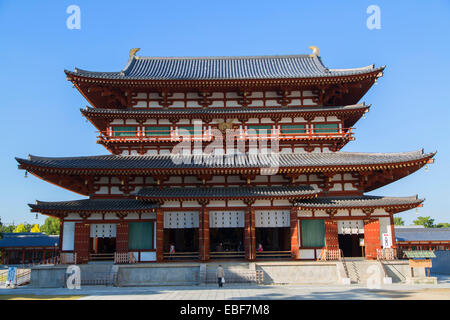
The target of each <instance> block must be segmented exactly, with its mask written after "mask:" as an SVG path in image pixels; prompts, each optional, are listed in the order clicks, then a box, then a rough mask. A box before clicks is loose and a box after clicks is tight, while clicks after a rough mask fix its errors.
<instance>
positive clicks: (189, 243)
mask: <svg viewBox="0 0 450 320" xmlns="http://www.w3.org/2000/svg"><path fill="white" fill-rule="evenodd" d="M171 246H172V251H173V252H172V253H181V252H195V254H198V228H195V229H194V228H190V229H164V252H166V253H170V249H171Z"/></svg>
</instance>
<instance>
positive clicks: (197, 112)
mask: <svg viewBox="0 0 450 320" xmlns="http://www.w3.org/2000/svg"><path fill="white" fill-rule="evenodd" d="M222 109H223V110H222ZM369 109H370V105H366V104H364V103H360V104H356V105H349V106H343V107H325V108H324V107H316V108H314V107H298V108H281V107H280V108H239V109H238V108H236V109H235V108H233V109H228V108H221V109H213V108H210V109H207V110H205V109H188V110H186V108H184V109H175V108H174V109H148V110H147V109H146V110H139V109H126V110H123V109H98V108H90V107H86V108H84V109H83V108H81V109H80V111H81V113H82V114H83V115H84V116H86V117H88V118H92V119H93V118H97V117H98V118H101V119H105V118H116V117H125V118H149V117H151V118H180V117H189V116H193V117H199V116H201V117H205V118H214V117H228V118H235V117H237V116H246V117H249V118H250V117H255V116H256V117H258V116H267V115H270V114H276V115H290V116H295V115H305V114H308V115H340V114H355V113H356V114H361V115H362V114H364V113H365V112H367V111H368V110H369Z"/></svg>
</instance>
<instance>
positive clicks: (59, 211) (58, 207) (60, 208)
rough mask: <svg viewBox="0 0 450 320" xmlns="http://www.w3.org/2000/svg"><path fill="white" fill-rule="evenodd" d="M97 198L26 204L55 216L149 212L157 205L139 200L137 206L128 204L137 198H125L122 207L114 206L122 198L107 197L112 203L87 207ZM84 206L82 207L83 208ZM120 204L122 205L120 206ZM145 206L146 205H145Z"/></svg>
mask: <svg viewBox="0 0 450 320" xmlns="http://www.w3.org/2000/svg"><path fill="white" fill-rule="evenodd" d="M95 201H97V200H89V199H86V200H75V201H70V203H71V205H67V203H68V202H69V201H59V202H44V201H36V203H35V204H32V203H29V204H28V206H29V207H30V208H31V209H30V211H31V212H37V213H41V214H46V215H55V216H65V215H67V214H69V213H78V214H82V215H83V214H93V213H114V214H123V213H131V212H135V213H150V212H154V211H155V209H156V208H157V207H158V206H157V204H155V203H146V204H145V205H144V203H141V202H139V204H140V205H139V206H135V205H134V206H133V205H132V204H130V202H133V201H137V200H131V199H127V200H125V201H126V203H125V207H123V203H122V204H120V203H119V204H118V205H117V206H116V207H115V208H114V204H117V202H118V201H119V202H121V201H124V200H121V199H108V200H106V199H105V200H104V201H110V202H112V203H113V205H107V206H106V207H105V206H103V207H102V206H101V205H100V206H99V205H98V204H97V205H94V206H91V207H89V205H88V204H89V202H95ZM127 204H128V205H130V207H129V208H126V205H127ZM83 206H84V208H83ZM121 206H122V207H121ZM146 206H147V207H146Z"/></svg>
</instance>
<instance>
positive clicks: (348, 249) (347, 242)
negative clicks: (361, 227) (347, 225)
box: [338, 234, 364, 257]
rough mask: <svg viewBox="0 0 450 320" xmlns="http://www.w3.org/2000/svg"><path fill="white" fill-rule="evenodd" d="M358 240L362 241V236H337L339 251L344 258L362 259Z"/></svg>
mask: <svg viewBox="0 0 450 320" xmlns="http://www.w3.org/2000/svg"><path fill="white" fill-rule="evenodd" d="M360 239H364V235H363V234H339V235H338V241H339V249H341V250H342V253H343V254H344V257H362V256H363V255H362V247H361V246H360Z"/></svg>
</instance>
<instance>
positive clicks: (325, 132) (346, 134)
mask: <svg viewBox="0 0 450 320" xmlns="http://www.w3.org/2000/svg"><path fill="white" fill-rule="evenodd" d="M352 129H354V128H352V127H349V128H342V129H338V130H336V131H333V132H329V131H330V129H327V128H321V129H314V130H312V129H305V132H304V133H298V131H299V130H300V129H296V128H294V129H291V128H289V129H269V130H267V131H268V132H272V131H273V132H276V133H277V134H273V135H272V134H259V133H256V134H254V133H253V132H254V131H255V130H254V129H242V130H240V131H239V132H236V134H235V135H234V138H235V140H252V139H258V140H274V139H276V140H296V139H317V138H336V137H342V138H351V137H352V136H353V132H352ZM290 130H291V131H293V132H291V133H289V132H286V131H290ZM161 131H164V132H167V130H151V132H150V133H153V132H154V133H159V132H161ZM295 131H297V133H295ZM97 132H98V133H99V135H98V138H99V139H100V140H103V141H130V140H139V141H182V140H189V141H212V140H214V135H212V134H211V132H210V130H208V129H204V130H203V132H202V133H201V134H192V135H189V136H186V135H179V134H178V131H177V130H171V132H170V133H169V134H167V135H164V136H161V135H158V134H156V135H150V134H149V130H147V131H146V132H138V131H135V130H133V131H120V133H121V135H117V136H116V135H114V133H113V132H110V130H106V131H105V130H103V131H97ZM128 133H130V134H129V135H128Z"/></svg>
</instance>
